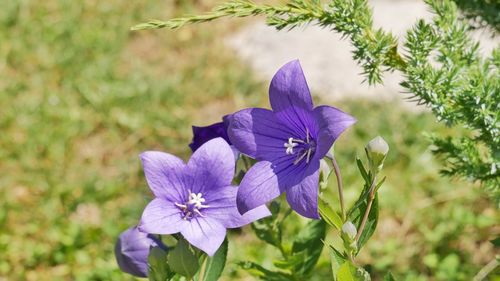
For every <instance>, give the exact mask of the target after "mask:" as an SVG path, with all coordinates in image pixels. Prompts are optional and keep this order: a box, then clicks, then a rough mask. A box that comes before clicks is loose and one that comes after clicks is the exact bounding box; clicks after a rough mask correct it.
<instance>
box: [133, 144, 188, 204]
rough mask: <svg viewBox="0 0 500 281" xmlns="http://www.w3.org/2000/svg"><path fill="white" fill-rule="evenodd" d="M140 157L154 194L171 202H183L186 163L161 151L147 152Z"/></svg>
mask: <svg viewBox="0 0 500 281" xmlns="http://www.w3.org/2000/svg"><path fill="white" fill-rule="evenodd" d="M140 157H141V160H142V166H143V167H144V174H145V175H146V180H147V182H148V185H149V188H150V189H151V191H152V192H153V194H154V195H155V196H156V197H158V198H163V199H166V200H168V201H171V202H183V201H184V197H185V196H186V195H185V191H184V188H183V187H184V186H185V184H184V183H185V177H184V173H185V172H184V170H185V167H186V165H185V164H184V162H183V161H182V160H181V159H179V158H177V157H176V156H174V155H171V154H168V153H164V152H159V151H146V152H143V153H142V154H141V155H140Z"/></svg>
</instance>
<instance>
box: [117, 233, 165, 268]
mask: <svg viewBox="0 0 500 281" xmlns="http://www.w3.org/2000/svg"><path fill="white" fill-rule="evenodd" d="M156 246H159V247H161V248H163V249H164V250H166V249H167V247H166V246H165V245H163V243H161V241H159V240H158V239H156V238H155V237H154V236H153V235H151V234H148V233H144V232H141V231H139V230H138V229H137V227H135V226H134V227H131V228H129V229H127V230H126V231H124V232H122V234H120V237H118V241H116V245H115V257H116V262H117V263H118V266H119V267H120V269H121V270H122V271H123V272H126V273H129V274H132V275H134V276H137V277H147V276H148V268H149V266H148V256H149V249H150V247H156Z"/></svg>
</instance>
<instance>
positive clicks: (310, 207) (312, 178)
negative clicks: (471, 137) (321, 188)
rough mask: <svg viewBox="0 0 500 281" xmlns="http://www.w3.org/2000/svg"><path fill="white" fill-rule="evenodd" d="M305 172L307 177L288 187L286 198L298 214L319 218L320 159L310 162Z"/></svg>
mask: <svg viewBox="0 0 500 281" xmlns="http://www.w3.org/2000/svg"><path fill="white" fill-rule="evenodd" d="M304 173H305V177H304V179H303V180H302V181H301V182H300V183H299V184H296V185H294V186H291V187H289V188H287V190H286V200H287V201H288V203H289V204H290V206H291V207H292V209H293V210H294V211H295V212H297V213H298V214H300V215H302V216H304V217H306V218H311V219H319V213H318V184H319V161H314V162H312V163H310V164H309V166H308V167H307V169H306V170H305V172H304Z"/></svg>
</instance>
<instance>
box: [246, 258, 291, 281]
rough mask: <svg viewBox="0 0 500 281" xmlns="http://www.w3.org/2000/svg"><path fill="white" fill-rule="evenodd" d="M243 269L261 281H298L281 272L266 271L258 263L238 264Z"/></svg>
mask: <svg viewBox="0 0 500 281" xmlns="http://www.w3.org/2000/svg"><path fill="white" fill-rule="evenodd" d="M238 265H239V266H241V268H243V269H245V270H246V271H248V272H249V273H250V274H252V275H254V276H256V277H259V279H261V280H266V281H290V280H296V279H295V278H294V276H292V275H290V274H287V273H284V272H280V271H271V270H269V269H266V268H264V267H262V266H260V265H258V264H256V263H253V262H248V261H247V262H239V263H238Z"/></svg>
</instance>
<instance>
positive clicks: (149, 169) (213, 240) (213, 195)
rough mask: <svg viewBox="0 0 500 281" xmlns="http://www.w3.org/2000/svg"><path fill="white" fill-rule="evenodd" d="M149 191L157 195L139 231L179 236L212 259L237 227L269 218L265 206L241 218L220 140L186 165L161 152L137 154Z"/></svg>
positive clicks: (228, 153)
mask: <svg viewBox="0 0 500 281" xmlns="http://www.w3.org/2000/svg"><path fill="white" fill-rule="evenodd" d="M141 159H142V164H143V166H144V172H145V175H146V180H147V182H148V185H149V188H150V189H151V191H152V192H153V194H154V195H155V197H156V198H155V199H153V201H151V202H150V203H149V204H148V205H147V206H146V208H145V209H144V212H143V214H142V218H141V222H140V224H139V229H140V230H141V231H144V232H147V233H153V234H174V233H178V232H180V233H181V234H182V236H184V238H185V239H186V240H187V241H188V242H189V243H191V245H193V246H195V247H197V248H199V249H201V250H202V251H204V252H205V253H207V254H208V255H209V256H212V255H213V254H214V253H215V252H216V251H217V249H218V248H219V247H220V245H221V244H222V242H223V240H224V237H225V236H226V228H237V227H241V226H243V225H245V224H248V223H251V222H253V221H255V220H258V219H260V218H263V217H266V216H269V215H270V212H269V210H268V209H267V207H266V206H264V205H263V204H262V205H263V206H256V207H257V208H255V209H254V210H252V211H251V212H248V213H246V214H244V215H241V214H240V213H239V212H238V209H237V207H236V194H237V192H238V187H236V186H232V185H231V182H232V180H233V176H234V172H235V161H234V155H233V152H232V150H231V148H230V147H229V144H228V143H227V142H226V141H224V140H223V139H222V138H216V139H213V140H210V141H208V142H206V143H205V144H204V145H202V146H201V147H200V148H199V149H198V150H196V151H195V152H194V153H193V155H192V156H191V159H190V160H189V162H188V163H187V164H185V163H184V162H183V161H182V160H181V159H179V158H177V157H175V156H173V155H170V154H167V153H163V152H156V151H148V152H144V153H142V154H141Z"/></svg>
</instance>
